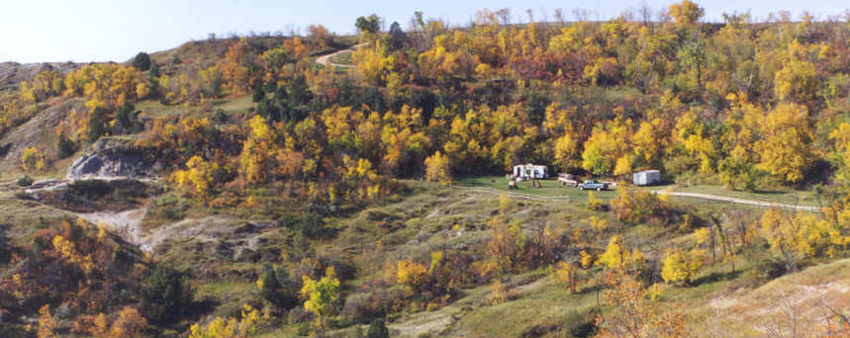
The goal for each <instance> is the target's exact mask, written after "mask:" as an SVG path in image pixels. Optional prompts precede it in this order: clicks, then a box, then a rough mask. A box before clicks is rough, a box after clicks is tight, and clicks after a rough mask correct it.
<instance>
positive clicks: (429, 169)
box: [425, 151, 452, 185]
mask: <svg viewBox="0 0 850 338" xmlns="http://www.w3.org/2000/svg"><path fill="white" fill-rule="evenodd" d="M425 179H426V180H428V181H430V182H439V183H440V184H443V185H448V184H450V183H452V177H451V175H450V174H449V157H448V156H445V155H443V154H441V153H440V151H437V152H436V153H434V155H431V156H430V157H428V158H426V159H425Z"/></svg>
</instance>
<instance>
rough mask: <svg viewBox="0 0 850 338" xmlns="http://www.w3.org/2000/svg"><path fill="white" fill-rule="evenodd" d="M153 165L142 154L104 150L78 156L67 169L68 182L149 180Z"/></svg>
mask: <svg viewBox="0 0 850 338" xmlns="http://www.w3.org/2000/svg"><path fill="white" fill-rule="evenodd" d="M155 167H156V166H155V165H153V164H151V163H148V162H147V161H145V159H144V157H143V156H142V154H140V153H138V152H134V151H131V150H126V149H104V150H99V151H95V152H92V153H89V154H86V155H83V156H80V157H79V158H77V159H76V160H75V161H74V164H72V165H71V167H70V168H68V175H67V176H66V178H67V179H69V180H79V179H107V180H108V179H119V178H120V179H151V178H154V177H155V176H156V175H155V171H156V170H155Z"/></svg>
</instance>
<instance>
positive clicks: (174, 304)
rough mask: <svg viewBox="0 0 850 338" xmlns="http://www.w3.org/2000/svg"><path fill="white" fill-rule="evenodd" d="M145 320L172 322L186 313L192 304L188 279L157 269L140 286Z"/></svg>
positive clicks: (178, 274)
mask: <svg viewBox="0 0 850 338" xmlns="http://www.w3.org/2000/svg"><path fill="white" fill-rule="evenodd" d="M141 295H142V303H143V305H144V309H145V318H148V319H149V320H150V321H151V322H154V323H165V322H170V321H173V320H175V319H177V318H179V317H180V316H182V315H184V314H185V313H186V308H187V306H188V305H189V304H190V303H191V302H192V288H191V286H190V285H189V278H187V277H185V276H183V275H181V274H180V273H177V272H174V271H172V270H169V269H166V268H163V267H157V268H155V269H154V270H153V271H151V273H150V274H149V275H148V276H147V277H145V279H144V280H143V281H142V285H141Z"/></svg>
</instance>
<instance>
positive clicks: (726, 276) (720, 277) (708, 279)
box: [692, 270, 743, 286]
mask: <svg viewBox="0 0 850 338" xmlns="http://www.w3.org/2000/svg"><path fill="white" fill-rule="evenodd" d="M742 273H743V271H742V270H735V271H734V272H732V271H728V272H712V273H711V274H709V275H707V276H702V277H700V278H697V279H696V280H694V282H693V284H692V285H693V286H699V285H703V284H710V283H716V282H721V281H728V280H733V279H736V278H738V277H739V276H741V274H742Z"/></svg>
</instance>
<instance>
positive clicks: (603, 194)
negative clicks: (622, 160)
mask: <svg viewBox="0 0 850 338" xmlns="http://www.w3.org/2000/svg"><path fill="white" fill-rule="evenodd" d="M538 182H540V184H541V185H542V186H543V187H542V188H533V187H532V186H531V181H525V182H518V183H517V187H518V189H508V180H507V179H506V178H505V177H504V176H473V177H461V178H458V179H457V183H458V184H459V185H460V186H465V187H476V188H487V189H493V190H498V191H504V192H510V193H520V194H529V195H534V196H542V197H570V199H575V200H586V199H587V192H586V191H581V190H579V189H578V188H574V187H569V186H561V185H560V184H559V183H558V181H557V180H540V181H538ZM593 193H594V194H595V196H596V197H599V198H602V199H604V200H609V199H611V198H613V197H614V196H616V195H617V190H616V189H609V190H604V191H594V192H593Z"/></svg>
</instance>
